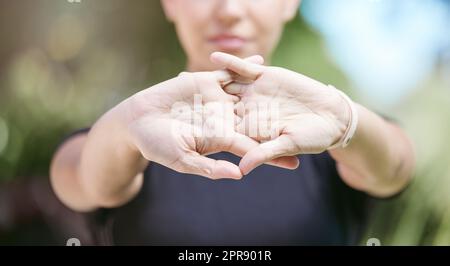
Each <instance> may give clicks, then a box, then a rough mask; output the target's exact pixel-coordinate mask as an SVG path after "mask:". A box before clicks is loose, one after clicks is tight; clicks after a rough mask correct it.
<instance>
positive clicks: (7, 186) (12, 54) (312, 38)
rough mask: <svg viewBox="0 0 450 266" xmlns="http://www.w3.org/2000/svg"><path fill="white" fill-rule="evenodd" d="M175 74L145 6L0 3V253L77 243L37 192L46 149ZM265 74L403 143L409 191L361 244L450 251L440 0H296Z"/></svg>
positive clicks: (160, 29)
mask: <svg viewBox="0 0 450 266" xmlns="http://www.w3.org/2000/svg"><path fill="white" fill-rule="evenodd" d="M245 1H248V0H245ZM184 64H185V56H184V54H183V51H182V50H181V47H180V45H179V44H178V42H177V38H176V35H175V32H174V29H173V26H172V25H171V24H169V23H168V22H166V20H165V18H164V16H163V13H162V10H161V7H160V3H159V1H157V0H133V1H126V0H81V1H80V3H76V1H69V0H14V1H13V0H0V245H5V244H14V245H31V244H33V245H48V244H56V245H63V244H65V240H66V239H67V237H70V235H68V233H67V232H72V233H73V232H74V230H75V232H78V233H79V235H77V236H79V238H81V239H84V238H86V239H88V238H89V236H88V235H87V234H86V233H85V232H84V231H83V230H82V228H83V226H84V225H86V223H87V221H86V220H84V218H83V217H81V216H80V215H78V214H76V213H73V212H71V211H69V210H67V209H66V208H64V207H63V206H62V205H61V204H60V203H59V202H58V201H57V200H56V199H55V197H54V195H53V194H52V192H51V190H50V186H49V184H48V169H49V164H50V160H51V156H52V153H53V152H54V151H55V149H56V148H57V146H58V144H59V142H60V141H61V139H62V138H63V137H64V136H65V135H67V134H69V133H70V132H72V131H73V130H75V129H78V128H82V127H87V126H89V125H91V124H92V123H93V122H94V121H95V120H96V119H97V118H98V117H99V116H100V115H101V114H102V113H104V112H105V111H106V110H108V109H109V108H111V107H112V106H114V105H115V104H117V103H119V102H120V101H121V100H123V99H124V98H126V97H128V96H130V95H132V94H133V93H135V92H137V91H139V90H142V89H144V88H147V87H149V86H151V85H153V84H155V83H158V82H161V81H163V80H166V79H168V78H171V77H173V76H175V75H177V74H178V73H179V72H180V71H182V70H183V67H184ZM272 64H273V65H278V66H282V67H286V68H289V69H291V70H295V71H297V72H300V73H303V74H305V75H308V76H310V77H313V78H315V79H317V80H320V81H322V82H324V83H330V84H334V85H336V86H337V87H338V88H340V89H342V90H343V91H345V92H347V93H348V94H349V95H351V96H352V98H353V99H355V100H356V101H358V102H360V103H362V104H364V105H366V106H368V107H370V108H371V109H373V110H374V111H376V112H378V113H380V114H382V115H385V116H388V117H390V118H392V119H394V120H396V121H397V122H398V123H399V124H401V125H402V126H403V127H404V128H405V130H406V131H407V133H408V134H409V135H410V137H411V139H412V140H413V142H414V144H415V147H416V151H417V162H418V165H417V173H416V176H415V179H414V181H413V183H412V184H411V185H410V186H409V188H408V189H407V190H406V191H404V193H402V194H401V195H399V196H398V197H395V198H393V199H389V200H381V201H379V202H378V203H377V206H376V208H375V209H374V210H373V212H372V214H371V219H370V224H369V226H368V228H367V232H366V236H365V238H363V239H362V240H361V244H365V240H366V239H368V238H372V237H375V238H378V239H380V241H381V243H382V244H383V245H450V154H449V150H450V141H449V135H450V1H448V0H304V1H303V4H302V7H301V10H299V15H298V16H297V18H295V19H294V20H293V21H292V22H291V23H289V24H288V25H287V27H286V30H285V34H284V36H283V39H282V41H281V43H280V45H279V47H278V49H277V51H276V53H275V55H274V57H273V60H272ZM86 241H88V240H86Z"/></svg>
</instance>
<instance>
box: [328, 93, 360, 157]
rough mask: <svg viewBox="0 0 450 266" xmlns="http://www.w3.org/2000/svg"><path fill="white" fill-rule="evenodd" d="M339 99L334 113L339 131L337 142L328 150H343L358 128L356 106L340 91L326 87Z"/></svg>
mask: <svg viewBox="0 0 450 266" xmlns="http://www.w3.org/2000/svg"><path fill="white" fill-rule="evenodd" d="M328 87H329V88H330V89H332V90H333V91H334V92H335V94H336V95H337V96H338V97H339V104H337V106H338V107H339V108H337V109H338V111H337V112H336V115H335V116H336V117H337V121H338V122H337V128H338V129H339V134H338V137H337V138H336V139H337V140H336V141H335V142H334V144H332V146H331V147H329V148H328V149H329V150H330V149H335V148H345V147H347V146H348V145H349V144H350V142H351V140H352V139H353V137H354V135H355V132H356V129H357V126H358V110H357V106H356V104H355V103H354V102H353V101H352V100H351V99H350V98H349V97H348V96H347V95H346V94H345V93H343V92H342V91H340V90H338V89H336V88H335V87H334V86H332V85H328Z"/></svg>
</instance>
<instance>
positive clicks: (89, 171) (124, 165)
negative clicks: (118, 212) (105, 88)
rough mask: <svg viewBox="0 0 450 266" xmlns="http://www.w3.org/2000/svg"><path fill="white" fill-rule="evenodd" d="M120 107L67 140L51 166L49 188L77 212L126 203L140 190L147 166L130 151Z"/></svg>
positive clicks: (139, 156)
mask: <svg viewBox="0 0 450 266" xmlns="http://www.w3.org/2000/svg"><path fill="white" fill-rule="evenodd" d="M122 108H123V107H122V105H118V106H116V107H115V108H114V109H112V110H110V111H109V112H108V113H106V114H105V115H104V116H103V117H102V118H100V119H99V120H98V121H97V123H95V125H94V126H93V127H92V129H91V130H90V132H89V133H88V134H79V135H76V136H74V137H72V138H70V139H69V140H67V141H66V142H65V143H64V144H63V145H62V146H61V148H60V149H59V150H58V151H57V153H56V154H55V156H54V158H53V161H52V164H51V173H50V174H51V181H52V185H53V188H54V190H55V192H56V194H57V195H58V197H59V198H60V199H61V201H62V202H64V203H65V204H66V205H67V206H69V207H70V208H72V209H75V210H78V211H90V210H93V209H96V208H98V207H114V206H118V205H121V204H124V203H126V202H127V201H128V200H130V199H131V198H132V197H133V196H134V195H136V194H137V192H138V191H139V190H140V187H141V185H142V178H143V177H142V174H141V173H142V171H143V170H144V168H145V166H146V165H147V164H148V161H147V160H145V159H144V158H143V157H142V155H141V154H140V152H139V151H138V150H137V149H136V148H133V146H132V145H131V144H130V142H129V141H128V140H129V138H128V137H127V134H126V133H125V131H124V129H123V127H121V126H120V123H121V120H123V112H121V109H122Z"/></svg>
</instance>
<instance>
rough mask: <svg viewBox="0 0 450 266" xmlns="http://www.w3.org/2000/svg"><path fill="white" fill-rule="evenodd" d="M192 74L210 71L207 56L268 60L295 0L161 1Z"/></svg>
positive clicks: (294, 10) (292, 10) (289, 15)
mask: <svg viewBox="0 0 450 266" xmlns="http://www.w3.org/2000/svg"><path fill="white" fill-rule="evenodd" d="M162 3H163V6H164V10H165V13H166V16H167V17H168V19H169V20H170V21H172V22H173V23H174V24H175V28H176V30H177V34H178V37H179V39H180V41H181V44H182V46H183V48H184V50H185V52H186V54H187V57H188V67H189V69H190V70H193V71H200V70H211V69H212V68H213V66H212V65H211V63H210V61H209V55H210V54H211V53H212V52H214V51H222V52H226V53H230V54H234V55H236V56H239V57H248V56H250V55H255V54H260V55H262V56H264V57H270V55H271V53H272V51H273V49H274V48H275V46H276V45H277V43H278V40H279V39H280V36H281V33H282V30H283V26H284V24H285V23H286V22H287V21H288V20H290V19H292V18H293V17H294V16H295V13H296V11H297V9H298V5H299V0H162Z"/></svg>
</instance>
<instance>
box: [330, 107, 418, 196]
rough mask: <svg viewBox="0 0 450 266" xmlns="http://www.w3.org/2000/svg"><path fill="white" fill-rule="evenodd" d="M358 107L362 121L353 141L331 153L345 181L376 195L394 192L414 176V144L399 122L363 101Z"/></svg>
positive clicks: (387, 194) (388, 194)
mask: <svg viewBox="0 0 450 266" xmlns="http://www.w3.org/2000/svg"><path fill="white" fill-rule="evenodd" d="M357 110H358V115H359V123H358V128H357V130H356V132H355V135H354V137H353V139H352V141H351V143H350V145H349V146H347V147H346V148H344V149H335V150H332V151H331V152H330V153H331V155H332V156H333V158H334V159H335V160H336V161H337V163H338V169H339V170H340V174H341V175H344V176H343V179H344V181H347V183H350V185H353V186H354V187H355V188H357V189H360V190H363V191H365V192H367V193H369V194H372V195H374V196H379V197H387V196H390V195H393V194H395V193H397V192H399V191H400V190H402V189H403V188H404V187H405V186H406V185H407V184H408V182H409V180H410V178H411V176H412V172H413V169H414V152H413V148H412V145H411V143H410V142H409V140H408V138H407V136H406V135H405V134H404V133H403V131H402V130H401V129H400V128H398V127H397V126H396V125H393V124H391V123H389V122H387V121H386V120H384V119H383V118H381V117H380V116H378V115H377V114H375V113H373V112H371V111H369V110H368V109H366V108H365V107H363V106H361V105H357Z"/></svg>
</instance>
